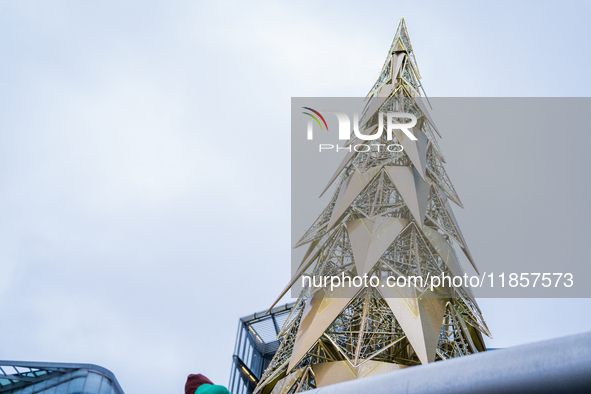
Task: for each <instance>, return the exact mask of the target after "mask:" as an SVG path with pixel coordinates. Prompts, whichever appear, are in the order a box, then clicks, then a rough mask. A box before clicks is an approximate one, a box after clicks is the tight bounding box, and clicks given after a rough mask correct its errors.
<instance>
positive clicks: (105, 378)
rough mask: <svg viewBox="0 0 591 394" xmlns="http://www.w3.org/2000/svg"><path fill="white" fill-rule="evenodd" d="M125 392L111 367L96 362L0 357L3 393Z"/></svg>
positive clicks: (92, 393) (70, 393)
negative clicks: (62, 361)
mask: <svg viewBox="0 0 591 394" xmlns="http://www.w3.org/2000/svg"><path fill="white" fill-rule="evenodd" d="M9 393H10V394H17V393H18V394H124V393H123V390H122V389H121V386H120V385H119V382H117V378H115V375H113V373H112V372H111V371H109V370H108V369H106V368H103V367H101V366H98V365H94V364H72V363H49V362H31V361H9V360H0V394H9Z"/></svg>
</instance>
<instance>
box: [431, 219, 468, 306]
mask: <svg viewBox="0 0 591 394" xmlns="http://www.w3.org/2000/svg"><path fill="white" fill-rule="evenodd" d="M423 233H424V234H425V236H426V237H427V239H428V240H429V242H430V243H431V245H433V248H434V249H435V251H437V254H438V255H439V256H441V259H442V260H443V262H444V263H445V265H447V267H448V268H449V270H450V271H451V273H452V274H453V275H454V276H459V277H462V276H464V273H465V272H464V270H463V268H462V266H461V265H460V262H459V261H458V258H457V256H456V253H455V252H454V250H453V249H452V247H451V246H450V245H449V243H448V242H447V240H446V239H445V238H444V237H443V235H441V234H440V233H439V232H437V231H435V230H433V229H432V228H431V227H429V226H423ZM462 288H463V289H464V290H465V291H466V292H467V293H468V295H469V296H470V298H471V299H472V301H474V298H475V297H474V293H473V292H472V289H471V288H470V287H469V286H463V285H462Z"/></svg>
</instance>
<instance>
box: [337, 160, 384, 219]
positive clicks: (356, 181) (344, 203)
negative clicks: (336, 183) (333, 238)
mask: <svg viewBox="0 0 591 394" xmlns="http://www.w3.org/2000/svg"><path fill="white" fill-rule="evenodd" d="M381 168H382V167H381V166H380V167H374V168H372V169H371V170H369V171H366V172H364V173H361V172H359V171H358V170H355V171H354V172H353V173H352V174H351V175H349V178H348V179H347V180H346V181H345V182H346V183H345V185H344V186H341V190H340V191H339V196H338V197H337V201H336V204H335V207H334V209H333V211H332V217H331V218H330V221H329V222H328V230H330V229H331V228H332V227H333V226H334V225H335V224H336V222H337V220H339V218H340V217H341V216H342V215H343V213H345V211H346V210H347V208H349V206H350V205H351V203H352V202H353V201H355V198H357V196H358V195H359V193H361V191H362V190H363V189H364V188H365V186H367V185H368V183H369V182H371V180H372V179H373V178H374V177H375V176H376V174H377V173H378V172H379V171H380V170H381Z"/></svg>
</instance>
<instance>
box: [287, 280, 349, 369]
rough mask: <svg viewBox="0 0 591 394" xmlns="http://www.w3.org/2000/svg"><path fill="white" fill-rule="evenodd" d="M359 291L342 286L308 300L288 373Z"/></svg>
mask: <svg viewBox="0 0 591 394" xmlns="http://www.w3.org/2000/svg"><path fill="white" fill-rule="evenodd" d="M359 290H360V289H359V288H357V287H354V286H351V287H346V286H343V287H337V288H336V289H335V290H334V292H333V293H330V294H326V292H325V290H324V289H320V290H319V291H318V292H317V294H316V296H315V297H314V298H310V299H308V301H307V302H306V307H305V308H304V312H303V315H302V320H301V322H300V326H299V328H298V333H297V335H296V341H295V344H294V346H293V352H292V355H291V359H290V360H289V366H288V367H287V371H288V372H289V371H291V369H292V368H293V367H295V366H296V365H297V364H298V363H299V362H300V360H301V359H302V357H304V356H305V355H306V353H307V352H308V351H309V350H310V349H311V348H312V346H314V343H316V341H317V340H318V338H320V337H321V336H322V334H323V333H324V331H326V329H327V328H328V326H330V324H331V323H332V322H333V321H334V319H336V318H337V316H338V315H339V313H341V311H342V310H343V309H345V307H346V306H347V304H348V303H349V302H350V301H351V300H352V299H353V297H355V296H356V294H357V293H358V292H359Z"/></svg>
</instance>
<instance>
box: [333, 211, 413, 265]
mask: <svg viewBox="0 0 591 394" xmlns="http://www.w3.org/2000/svg"><path fill="white" fill-rule="evenodd" d="M345 224H346V226H347V232H348V233H349V239H350V241H351V248H352V249H353V258H354V259H355V266H356V267H357V275H359V276H363V275H365V274H367V273H368V272H369V271H370V270H371V269H372V268H373V266H374V265H375V264H376V263H377V262H378V260H379V259H380V257H382V255H383V254H384V252H385V251H386V250H387V249H388V247H389V246H390V244H392V242H393V241H394V240H395V239H396V237H397V236H398V235H399V234H400V232H401V231H402V230H403V229H404V228H405V227H406V225H407V224H408V220H406V219H400V218H390V217H383V216H378V217H375V218H371V219H367V218H363V219H355V220H350V221H347V222H346V223H345Z"/></svg>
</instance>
